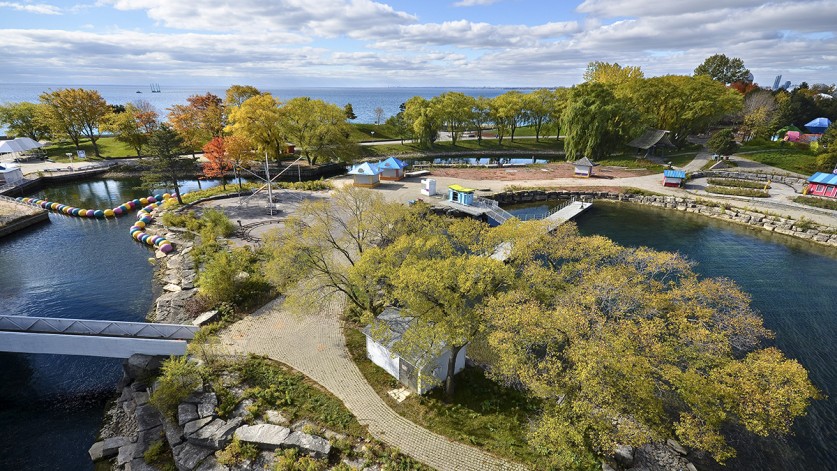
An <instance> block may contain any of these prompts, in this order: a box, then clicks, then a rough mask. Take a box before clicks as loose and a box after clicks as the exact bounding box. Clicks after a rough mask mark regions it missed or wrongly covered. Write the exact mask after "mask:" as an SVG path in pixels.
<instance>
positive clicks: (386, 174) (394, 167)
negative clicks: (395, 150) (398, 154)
mask: <svg viewBox="0 0 837 471" xmlns="http://www.w3.org/2000/svg"><path fill="white" fill-rule="evenodd" d="M405 168H407V164H406V163H404V162H402V161H401V160H398V159H396V158H395V157H390V158H388V159H386V160H384V161H383V162H379V163H378V169H379V170H380V171H381V180H388V181H398V180H401V179H402V178H404V169H405Z"/></svg>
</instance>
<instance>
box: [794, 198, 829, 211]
mask: <svg viewBox="0 0 837 471" xmlns="http://www.w3.org/2000/svg"><path fill="white" fill-rule="evenodd" d="M793 201H794V202H796V203H800V204H804V205H807V206H813V207H815V208H823V209H831V210H834V211H837V200H833V199H831V200H829V199H825V198H817V197H814V196H797V197H796V198H794V199H793Z"/></svg>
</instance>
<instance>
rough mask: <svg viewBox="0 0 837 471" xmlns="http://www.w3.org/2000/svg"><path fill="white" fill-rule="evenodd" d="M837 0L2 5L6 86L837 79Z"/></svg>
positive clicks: (104, 0) (0, 46)
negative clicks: (723, 65) (721, 63)
mask: <svg viewBox="0 0 837 471" xmlns="http://www.w3.org/2000/svg"><path fill="white" fill-rule="evenodd" d="M835 29H837V0H811V1H800V0H795V1H781V0H777V1H774V2H763V1H753V0H676V1H674V0H669V1H651V0H584V1H564V0H414V1H407V0H390V1H386V0H383V1H373V0H270V1H267V0H235V1H225V0H201V1H197V0H192V1H183V0H90V1H87V2H85V1H84V0H80V1H72V0H70V1H49V0H44V1H40V0H33V1H27V0H12V1H2V0H0V84H2V83H49V84H54V83H59V84H66V85H76V84H126V85H127V84H147V83H149V82H158V83H162V84H166V85H207V86H209V85H212V86H226V85H230V84H233V83H239V84H250V85H255V86H262V87H267V86H272V87H302V86H306V87H310V86H323V87H325V86H334V87H341V86H348V87H355V86H357V87H359V86H404V87H407V86H443V87H463V86H474V87H555V86H569V85H572V84H574V83H578V82H580V81H581V80H582V74H583V73H584V69H585V67H586V65H587V64H588V63H589V62H591V61H604V62H616V63H619V64H621V65H631V66H640V67H641V68H642V70H643V72H644V73H645V75H646V76H657V75H666V74H691V73H692V71H693V70H694V68H695V67H696V66H697V65H699V64H700V63H701V62H703V60H704V59H705V58H707V57H709V56H711V55H713V54H717V53H721V54H726V55H727V56H729V57H739V58H741V59H743V60H744V64H745V66H747V67H748V68H749V69H750V70H751V71H752V72H753V74H754V76H755V80H756V82H757V83H760V84H762V85H766V86H770V85H772V83H773V79H774V77H775V76H776V75H777V74H783V81H785V80H790V81H791V82H792V83H794V84H797V83H800V82H802V81H807V82H808V83H827V84H832V83H834V82H835V81H837V74H835V71H836V70H837V37H835Z"/></svg>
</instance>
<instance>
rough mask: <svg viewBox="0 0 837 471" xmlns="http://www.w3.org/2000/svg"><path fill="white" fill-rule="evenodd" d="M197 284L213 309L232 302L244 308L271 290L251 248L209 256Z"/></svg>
mask: <svg viewBox="0 0 837 471" xmlns="http://www.w3.org/2000/svg"><path fill="white" fill-rule="evenodd" d="M197 284H198V289H199V290H200V293H201V295H202V296H205V297H206V298H207V300H208V301H209V303H210V304H212V305H215V304H219V303H223V302H229V303H232V304H235V305H237V306H245V305H247V301H248V300H253V299H261V297H262V295H263V294H264V293H266V292H267V291H269V289H270V285H269V284H268V283H267V281H266V280H265V279H264V277H263V276H262V274H261V270H259V266H258V258H257V256H256V254H255V253H253V251H252V250H250V248H249V247H240V248H236V249H233V250H231V251H226V250H222V251H219V252H216V253H214V254H212V255H209V258H208V260H207V261H206V263H205V264H204V266H203V270H202V271H201V273H200V274H199V275H198V279H197Z"/></svg>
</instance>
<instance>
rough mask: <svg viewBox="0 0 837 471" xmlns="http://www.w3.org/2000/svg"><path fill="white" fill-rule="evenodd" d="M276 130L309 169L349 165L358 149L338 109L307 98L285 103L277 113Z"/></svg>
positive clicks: (341, 112) (349, 128)
mask: <svg viewBox="0 0 837 471" xmlns="http://www.w3.org/2000/svg"><path fill="white" fill-rule="evenodd" d="M279 126H280V127H281V128H282V132H283V133H284V135H285V136H286V137H287V139H288V140H289V141H290V142H291V143H293V144H294V145H295V146H296V147H297V148H298V149H299V150H300V152H302V155H304V156H305V158H306V160H307V161H308V164H309V165H314V164H316V163H317V162H322V161H341V160H342V161H351V160H352V159H353V158H354V157H355V156H356V155H357V154H358V146H357V144H355V143H354V142H352V140H351V139H349V135H350V134H351V126H350V125H349V123H348V121H347V118H346V114H345V113H344V112H343V110H341V109H340V107H339V106H337V105H334V104H331V103H326V102H325V101H323V100H315V99H312V98H308V97H298V98H292V99H290V100H288V101H287V102H286V103H285V104H284V106H282V107H281V109H280V121H279Z"/></svg>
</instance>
